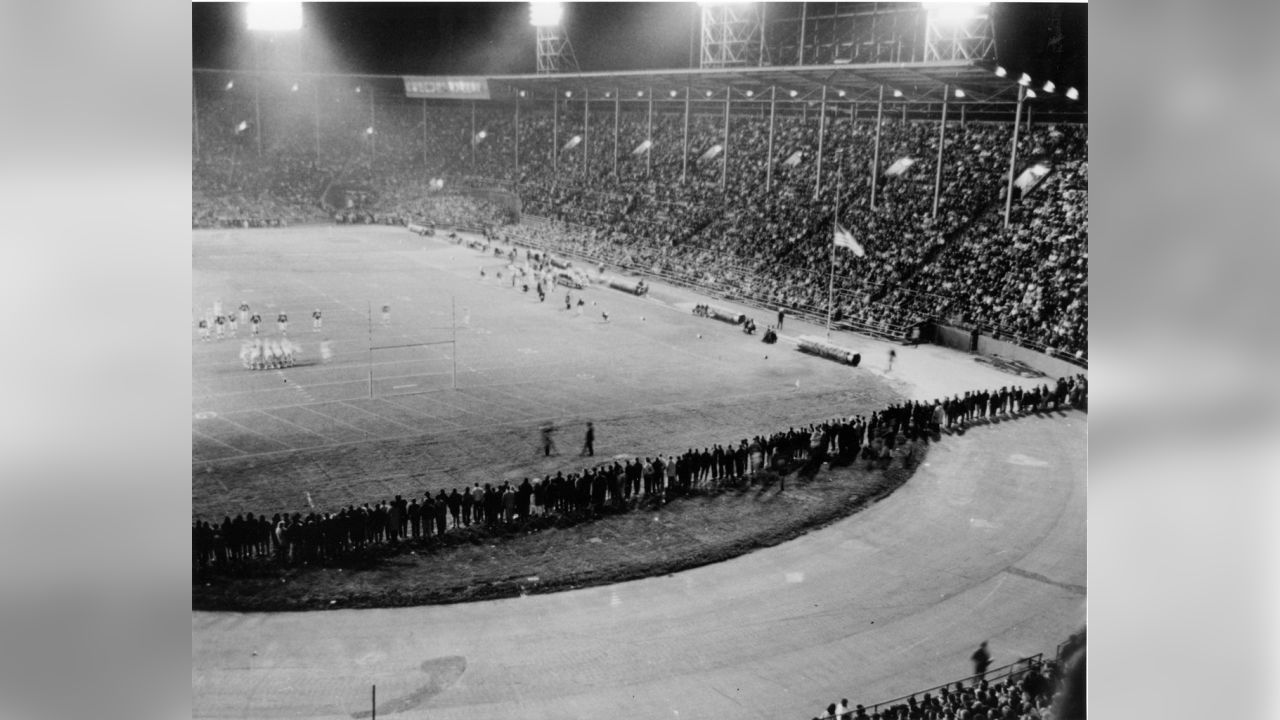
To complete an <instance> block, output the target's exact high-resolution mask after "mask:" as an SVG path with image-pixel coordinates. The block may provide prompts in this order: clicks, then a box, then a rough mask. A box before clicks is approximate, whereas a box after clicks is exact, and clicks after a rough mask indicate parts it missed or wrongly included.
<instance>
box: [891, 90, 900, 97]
mask: <svg viewBox="0 0 1280 720" xmlns="http://www.w3.org/2000/svg"><path fill="white" fill-rule="evenodd" d="M893 96H894V97H902V91H901V90H894V91H893Z"/></svg>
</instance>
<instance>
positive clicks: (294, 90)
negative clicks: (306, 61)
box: [289, 83, 298, 92]
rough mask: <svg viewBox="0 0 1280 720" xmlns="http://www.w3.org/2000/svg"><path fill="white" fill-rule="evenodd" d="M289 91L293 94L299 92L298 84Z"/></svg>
mask: <svg viewBox="0 0 1280 720" xmlns="http://www.w3.org/2000/svg"><path fill="white" fill-rule="evenodd" d="M289 90H291V91H292V92H298V83H294V84H293V87H291V88H289Z"/></svg>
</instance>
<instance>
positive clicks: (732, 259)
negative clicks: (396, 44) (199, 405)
mask: <svg viewBox="0 0 1280 720" xmlns="http://www.w3.org/2000/svg"><path fill="white" fill-rule="evenodd" d="M349 90H350V89H348V94H347V95H339V96H337V97H335V98H332V102H330V99H329V98H324V99H323V100H322V102H323V103H324V107H325V110H324V113H323V114H322V116H321V118H320V120H319V121H317V119H316V117H315V115H314V114H308V113H307V112H303V111H301V110H299V109H298V108H294V109H292V110H290V111H287V112H286V111H284V110H281V109H280V108H278V107H277V108H275V109H274V110H273V111H272V112H269V113H267V117H266V118H264V121H263V125H264V126H265V128H264V130H263V141H262V144H263V148H262V154H261V155H259V154H258V150H257V142H256V134H255V129H254V128H249V129H245V130H242V129H239V128H240V126H239V125H237V124H236V122H235V121H236V119H237V118H241V117H246V116H249V113H248V112H247V111H248V110H249V109H250V106H248V105H246V101H245V98H244V97H235V96H234V94H233V93H227V94H225V95H219V96H216V97H214V98H212V99H209V100H207V102H205V103H203V104H202V106H201V115H202V121H201V123H200V125H199V128H200V130H201V133H200V138H199V146H200V152H199V153H194V152H193V157H194V158H195V162H194V176H193V189H194V190H195V192H194V193H193V216H192V222H193V225H195V226H246V225H247V226H255V225H272V224H288V223H296V222H305V221H311V220H315V219H321V220H323V219H332V218H333V217H334V215H335V214H336V215H337V216H338V217H339V218H340V219H342V220H353V219H354V220H356V221H359V222H365V221H368V222H379V223H383V222H392V223H402V222H411V221H415V220H418V219H419V218H420V217H425V216H426V215H428V214H430V213H432V212H436V211H438V209H439V208H438V206H437V203H433V202H431V201H428V200H425V199H424V198H426V196H427V195H428V192H429V189H430V188H429V186H428V183H429V181H430V179H432V178H447V179H448V182H450V183H452V182H455V181H456V180H457V179H459V178H463V177H467V178H483V179H484V180H485V181H487V182H490V183H493V184H495V185H501V186H503V187H508V188H511V189H513V190H514V191H515V192H518V193H519V196H520V199H521V202H522V203H523V208H522V212H523V213H525V214H530V215H534V216H539V217H543V218H547V219H550V220H553V221H556V222H558V223H561V224H562V227H573V228H574V229H573V230H572V231H571V232H567V233H561V235H559V236H547V237H543V238H542V240H543V241H544V242H547V243H552V244H554V243H556V242H562V243H564V244H565V246H566V249H567V247H568V246H573V247H577V248H579V249H581V248H582V247H583V246H584V245H586V246H589V247H590V249H591V250H592V252H593V254H594V257H595V258H596V259H598V260H599V261H601V262H606V263H609V264H613V265H618V266H623V267H628V268H632V269H636V270H641V271H644V272H650V273H655V274H659V275H663V276H667V277H669V278H672V279H674V280H677V281H679V282H684V283H691V284H696V285H700V286H702V287H705V288H707V289H708V290H710V291H714V292H716V293H717V294H720V295H723V296H727V297H730V298H733V299H741V300H744V301H749V302H752V303H754V304H762V305H770V306H780V307H787V308H790V309H792V310H793V311H796V312H800V313H811V314H813V315H825V313H826V310H827V305H828V295H827V284H828V283H827V280H828V278H829V277H831V275H832V270H833V265H832V263H833V262H834V277H835V287H834V298H835V302H834V307H833V315H834V317H835V318H836V321H837V322H838V323H841V322H843V323H848V324H850V325H851V326H854V327H870V326H878V327H883V328H886V330H887V331H889V334H893V333H899V334H901V333H903V332H904V331H905V328H907V327H908V326H910V325H911V324H914V323H916V322H918V321H920V320H923V319H927V318H951V319H955V320H958V321H961V322H964V323H967V324H975V325H981V326H984V327H991V328H993V329H997V328H998V329H999V331H1000V332H1002V333H1003V334H1004V335H1006V336H1008V337H1010V338H1013V339H1016V340H1018V341H1020V342H1024V343H1027V344H1031V345H1033V346H1036V347H1041V346H1046V345H1047V346H1050V347H1053V348H1056V349H1060V350H1064V351H1066V352H1067V353H1068V354H1071V353H1080V354H1083V353H1084V351H1085V350H1086V349H1087V346H1086V342H1087V332H1086V330H1087V313H1086V312H1085V306H1086V305H1087V298H1086V293H1085V287H1084V286H1085V285H1086V278H1087V268H1086V267H1085V264H1086V262H1087V235H1088V233H1087V222H1086V219H1085V212H1084V210H1085V208H1086V207H1087V175H1086V173H1085V170H1084V168H1085V162H1086V160H1087V147H1086V142H1087V136H1086V130H1085V128H1083V127H1081V126H1066V125H1063V126H1054V125H1047V124H1042V125H1038V126H1034V127H1029V128H1027V129H1026V130H1025V131H1024V132H1022V133H1021V134H1020V139H1019V148H1018V150H1019V157H1021V158H1023V159H1024V161H1025V163H1026V164H1029V163H1030V162H1032V161H1040V160H1042V161H1045V162H1047V163H1048V164H1050V165H1051V166H1052V167H1053V168H1054V171H1053V172H1052V173H1051V174H1050V176H1049V178H1048V179H1047V180H1046V181H1044V182H1043V183H1042V185H1041V186H1040V187H1039V188H1037V189H1036V190H1035V191H1034V192H1033V193H1031V194H1030V196H1028V197H1027V198H1018V201H1017V202H1016V203H1015V206H1016V207H1015V212H1016V217H1017V218H1018V226H1017V228H1016V229H1015V230H1013V231H1012V232H1005V231H1003V230H1002V229H999V228H998V225H999V224H998V223H997V222H995V218H996V216H997V212H996V210H997V208H1000V207H1001V206H1002V205H1003V192H1004V185H1005V178H1006V174H1007V172H1008V152H1009V145H1010V143H1011V140H1012V135H1013V133H1012V126H1011V125H1010V124H1008V123H978V122H969V123H964V124H961V123H958V122H952V123H948V126H947V133H946V134H947V138H946V143H945V146H944V147H943V152H942V163H943V168H942V169H943V172H942V188H941V194H940V200H939V208H938V214H937V216H936V217H934V215H933V186H934V176H935V171H936V169H937V157H938V124H937V123H936V122H925V121H905V120H900V119H897V118H896V117H895V118H893V119H886V120H885V121H884V123H883V125H882V128H881V134H880V135H881V137H880V173H879V183H878V186H877V188H876V196H877V197H876V206H875V208H874V209H872V207H871V203H870V195H871V174H872V168H871V165H872V162H873V158H874V146H875V135H876V133H875V123H874V122H873V121H871V120H868V119H859V120H857V121H855V120H853V119H851V118H850V117H849V116H848V114H847V113H843V112H841V113H837V112H835V111H834V110H833V111H832V112H830V113H829V114H828V118H827V120H826V123H825V130H824V132H823V133H822V138H821V141H822V148H823V153H822V154H823V158H822V163H821V164H822V170H821V174H822V188H823V189H822V192H821V193H815V190H816V185H817V179H818V172H819V171H818V165H819V163H818V158H817V152H818V146H819V120H818V117H817V115H818V113H817V112H816V111H812V112H811V111H809V110H806V111H805V112H803V113H799V112H785V113H779V114H778V116H777V117H776V119H775V121H774V128H773V143H774V154H773V157H772V158H769V157H766V154H767V153H766V152H765V149H766V148H767V147H768V142H769V136H770V123H769V119H768V117H767V116H765V115H742V116H731V117H730V118H729V121H728V122H729V127H728V131H729V132H728V143H727V146H726V144H725V130H726V128H725V118H724V116H723V114H722V113H718V112H716V113H701V112H695V114H693V115H692V116H691V117H690V118H689V121H688V127H687V137H688V155H687V156H685V155H684V153H683V149H684V144H685V137H686V125H685V118H684V115H683V112H682V109H680V108H678V106H675V105H666V106H661V107H660V109H659V111H658V112H655V114H654V116H653V118H652V129H650V119H649V117H648V115H647V113H646V112H645V111H644V109H643V107H641V108H639V109H638V108H637V107H629V108H627V109H625V110H624V111H623V112H622V114H621V115H620V116H619V117H617V118H615V117H614V114H613V107H612V105H611V104H610V103H599V104H593V105H592V112H591V115H590V117H589V118H588V119H586V120H585V121H584V118H583V115H582V112H581V107H582V106H581V105H580V104H562V107H561V108H560V110H559V112H558V114H557V118H558V119H556V120H555V121H553V113H552V112H550V110H549V108H546V107H531V106H528V105H525V106H522V109H521V113H520V119H519V127H518V128H517V126H516V125H517V124H516V122H515V117H514V114H513V112H512V109H511V108H510V107H509V106H498V105H488V104H484V105H478V106H476V108H474V109H473V108H471V107H470V106H467V105H451V104H434V105H424V104H422V103H419V102H413V101H407V100H405V99H404V98H402V97H401V98H397V97H392V96H390V95H387V94H385V93H384V96H379V97H380V98H381V99H380V100H378V101H377V102H372V103H366V102H365V101H364V100H362V99H359V98H358V96H356V95H353V94H351V93H350V92H349ZM615 120H616V123H615ZM615 124H616V127H617V140H616V145H615V140H614V128H615ZM229 128H230V129H229ZM517 132H518V135H519V138H518V143H517V137H516V136H517ZM650 140H651V142H650ZM646 143H648V144H647V145H646ZM517 147H518V153H517ZM615 147H616V148H617V157H616V159H615ZM193 151H194V148H193ZM517 154H518V157H517ZM908 161H909V162H908ZM770 166H771V167H772V172H771V173H770ZM904 167H905V169H903V168H904ZM890 168H894V169H895V172H894V173H893V174H892V175H891V174H890V173H889V169H890ZM767 175H771V177H770V178H769V181H768V183H766V176H767ZM343 183H349V184H355V185H359V186H361V187H366V188H369V189H370V191H371V194H372V196H373V197H374V198H376V199H375V200H374V202H373V204H372V206H371V207H368V208H361V209H360V212H354V213H343V212H340V211H342V210H344V208H335V207H325V206H324V202H323V198H324V197H325V190H326V189H327V188H329V187H332V186H333V185H334V184H343ZM837 185H838V186H839V187H840V188H842V193H841V197H840V201H839V216H840V217H839V218H838V220H839V221H840V223H841V224H842V225H844V226H845V227H846V228H848V229H849V230H850V231H851V232H852V233H853V234H854V236H855V237H856V238H857V239H858V242H859V243H860V244H862V245H863V247H865V248H866V250H867V255H866V257H863V258H855V257H854V256H853V255H852V254H851V253H847V252H843V251H841V252H837V253H835V254H834V258H833V253H832V252H831V247H832V243H831V237H832V229H833V225H834V223H835V221H836V220H837V218H836V217H835V214H836V204H837V202H836V193H835V189H836V187H837ZM476 210H477V211H478V212H479V213H480V214H481V217H480V218H478V221H477V222H475V223H468V224H477V225H478V224H484V223H486V222H488V221H491V220H493V219H494V218H493V216H492V215H491V214H487V213H489V209H488V208H485V207H477V208H476ZM362 213H363V214H362ZM460 214H465V213H450V215H451V217H452V218H453V219H454V220H460V219H461V218H460V217H459V215H460ZM499 217H500V213H499ZM459 224H462V223H459ZM549 249H555V248H549ZM1049 249H1052V250H1051V251H1049V252H1047V253H1046V250H1049ZM1013 278H1018V279H1017V280H1014V279H1013ZM997 321H998V322H997Z"/></svg>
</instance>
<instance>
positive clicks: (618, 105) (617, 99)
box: [613, 88, 622, 179]
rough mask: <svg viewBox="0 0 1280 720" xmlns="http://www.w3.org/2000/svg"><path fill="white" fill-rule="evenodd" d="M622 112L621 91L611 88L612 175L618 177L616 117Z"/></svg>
mask: <svg viewBox="0 0 1280 720" xmlns="http://www.w3.org/2000/svg"><path fill="white" fill-rule="evenodd" d="M621 114H622V93H621V92H619V91H618V88H614V89H613V177H614V178H615V179H616V178H617V177H618V119H619V116H620V115H621Z"/></svg>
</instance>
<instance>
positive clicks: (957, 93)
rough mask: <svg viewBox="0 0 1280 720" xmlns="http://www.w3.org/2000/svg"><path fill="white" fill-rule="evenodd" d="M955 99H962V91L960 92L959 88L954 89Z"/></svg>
mask: <svg viewBox="0 0 1280 720" xmlns="http://www.w3.org/2000/svg"><path fill="white" fill-rule="evenodd" d="M956 97H958V98H962V97H964V91H963V90H961V89H960V88H956Z"/></svg>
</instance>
